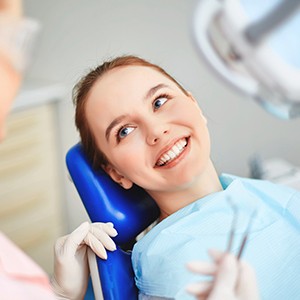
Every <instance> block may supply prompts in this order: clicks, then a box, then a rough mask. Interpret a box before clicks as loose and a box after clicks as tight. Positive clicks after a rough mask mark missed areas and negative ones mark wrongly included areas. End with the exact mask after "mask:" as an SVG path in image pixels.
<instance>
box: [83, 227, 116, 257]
mask: <svg viewBox="0 0 300 300" xmlns="http://www.w3.org/2000/svg"><path fill="white" fill-rule="evenodd" d="M84 241H85V243H86V244H87V245H88V246H89V247H90V248H91V249H92V250H93V252H94V253H96V254H97V255H98V256H99V257H100V258H102V259H107V253H106V249H105V248H104V245H103V244H102V242H101V241H99V240H98V239H97V238H96V237H95V236H94V235H93V234H91V233H90V232H89V233H88V235H87V236H86V237H85V239H84ZM115 249H116V248H114V249H108V250H111V251H113V250H115Z"/></svg>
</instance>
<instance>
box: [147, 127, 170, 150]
mask: <svg viewBox="0 0 300 300" xmlns="http://www.w3.org/2000/svg"><path fill="white" fill-rule="evenodd" d="M168 133H169V126H168V125H167V124H149V127H148V130H147V138H146V140H147V144H149V145H151V146H152V145H155V144H157V143H159V142H160V141H161V140H162V139H163V137H164V136H165V135H167V134H168Z"/></svg>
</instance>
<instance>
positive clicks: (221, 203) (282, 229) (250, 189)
mask: <svg viewBox="0 0 300 300" xmlns="http://www.w3.org/2000/svg"><path fill="white" fill-rule="evenodd" d="M74 102H75V105H76V125H77V128H78V129H79V132H80V136H81V140H82V145H83V147H84V150H85V152H86V153H87V155H88V157H89V158H90V160H91V161H92V163H93V165H94V167H96V168H101V167H102V168H103V169H104V170H105V171H106V172H107V173H108V174H109V175H110V177H111V178H112V179H113V180H114V181H116V182H117V183H119V184H120V185H121V186H122V187H123V188H125V189H129V188H131V187H132V185H133V184H137V185H139V186H141V187H142V188H144V189H145V190H146V191H147V192H148V193H149V194H150V195H151V196H152V198H153V199H154V200H155V202H156V203H157V204H158V206H159V208H160V211H161V215H160V220H159V221H160V222H159V223H158V225H156V226H155V227H154V228H153V229H152V230H151V231H150V232H149V233H148V234H146V236H145V237H144V238H142V239H141V240H140V241H139V242H138V243H137V244H136V245H135V247H134V249H133V254H132V262H133V268H134V271H135V275H136V284H137V286H138V288H139V289H140V292H141V294H143V295H145V297H147V299H149V297H150V299H151V297H156V296H159V297H165V298H175V299H189V295H188V294H187V293H186V291H185V286H186V285H187V284H188V283H190V282H191V281H195V280H200V279H201V278H199V277H195V276H194V275H192V274H191V273H190V272H188V271H187V270H186V268H185V264H186V262H187V261H191V260H206V259H207V253H206V249H207V248H210V247H212V248H219V249H220V248H222V247H223V248H224V246H225V244H226V242H227V240H228V231H229V229H230V226H231V224H232V219H233V215H235V214H236V216H237V220H236V222H237V223H236V228H237V234H236V235H237V237H240V238H242V236H243V233H244V231H245V229H246V227H247V224H248V223H249V219H250V218H251V215H253V212H254V211H258V214H257V216H256V218H255V222H254V224H253V226H252V228H251V231H250V234H249V242H248V244H247V249H246V252H245V258H246V259H247V260H248V261H250V262H251V264H252V265H253V266H254V267H255V269H256V272H257V274H258V281H259V283H260V284H262V285H263V288H262V287H261V291H262V293H261V294H262V297H263V298H266V299H282V297H286V298H289V299H295V297H296V295H298V294H299V290H298V286H297V285H296V284H295V280H296V278H297V281H298V282H299V280H300V278H298V277H299V274H298V273H299V272H298V271H297V270H298V268H299V267H300V260H299V259H297V257H299V254H300V250H298V249H300V241H298V240H299V239H298V234H297V230H299V229H300V224H299V217H298V216H297V210H296V209H295V206H296V204H297V203H298V202H299V201H300V195H299V192H296V191H294V190H291V189H288V188H285V187H281V186H276V185H274V184H272V183H269V182H264V181H256V180H251V179H246V178H245V179H244V178H238V177H236V176H232V175H226V174H225V175H222V176H219V175H218V174H217V172H216V170H215V167H214V165H213V163H212V161H211V159H210V137H209V131H208V128H207V120H206V118H205V116H204V115H203V113H202V111H201V109H200V107H199V105H198V103H197V101H196V100H195V98H194V97H193V95H192V94H191V93H190V92H188V91H186V90H185V89H184V88H183V87H182V86H181V85H180V84H179V83H178V82H177V81H176V80H175V79H174V78H172V77H171V76H170V75H169V74H167V73H166V72H165V71H164V70H163V69H162V68H160V67H159V66H157V65H154V64H151V63H149V62H147V61H145V60H143V59H140V58H138V57H134V56H125V57H118V58H116V59H113V60H111V61H108V62H105V63H104V64H102V65H100V66H99V67H97V68H95V69H94V70H92V71H91V72H89V73H88V74H87V75H86V76H85V77H83V79H82V80H81V81H80V82H79V83H78V84H77V86H76V87H75V90H74ZM228 199H230V200H231V201H230V202H232V203H234V207H235V208H236V209H234V210H233V209H232V206H231V205H229V204H228V201H226V200H228ZM283 233H284V234H283ZM279 241H281V242H279ZM237 246H238V245H237V243H234V244H233V249H235V250H236V249H237V248H238V247H237ZM288 248H289V250H287V249H288ZM291 249H292V250H291ZM275 252H276V253H275ZM292 278H293V280H292ZM202 279H203V278H202ZM279 285H280V287H281V289H280V291H279V290H278V288H277V287H278V286H279ZM153 299H155V298H153Z"/></svg>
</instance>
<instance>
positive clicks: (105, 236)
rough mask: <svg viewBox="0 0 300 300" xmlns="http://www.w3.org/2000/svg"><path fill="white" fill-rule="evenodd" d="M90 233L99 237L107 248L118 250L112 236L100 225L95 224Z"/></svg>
mask: <svg viewBox="0 0 300 300" xmlns="http://www.w3.org/2000/svg"><path fill="white" fill-rule="evenodd" d="M90 233H91V234H92V235H93V236H95V238H96V239H98V240H99V241H100V242H101V243H102V244H103V245H104V247H105V248H106V249H108V250H111V251H113V250H116V244H115V242H114V241H113V240H112V239H111V238H110V236H109V235H108V234H107V233H106V232H105V231H104V230H103V229H102V228H100V227H99V226H98V227H96V226H94V227H93V229H92V230H91V231H90Z"/></svg>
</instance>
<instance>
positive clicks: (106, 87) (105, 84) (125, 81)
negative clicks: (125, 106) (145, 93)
mask: <svg viewBox="0 0 300 300" xmlns="http://www.w3.org/2000/svg"><path fill="white" fill-rule="evenodd" d="M159 83H166V84H168V85H170V86H177V85H176V84H175V83H174V82H173V81H172V80H170V79H169V78H168V77H167V76H165V75H164V74H162V73H161V72H159V71H158V70H156V69H154V68H151V67H146V66H123V67H117V68H115V69H113V70H110V71H108V72H107V73H106V74H105V75H103V76H102V77H100V78H99V79H98V80H97V81H96V83H95V84H94V86H93V88H92V90H91V93H90V94H95V93H97V96H98V97H100V96H102V97H104V96H105V97H108V96H110V95H112V96H116V95H120V94H122V93H139V92H141V91H142V90H143V89H147V88H152V87H153V85H155V84H159Z"/></svg>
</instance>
